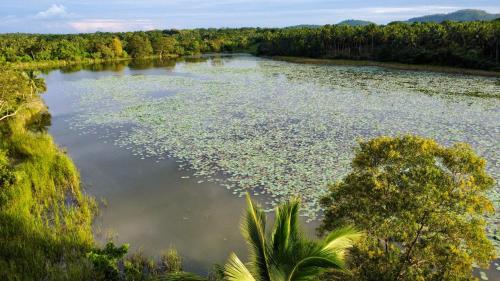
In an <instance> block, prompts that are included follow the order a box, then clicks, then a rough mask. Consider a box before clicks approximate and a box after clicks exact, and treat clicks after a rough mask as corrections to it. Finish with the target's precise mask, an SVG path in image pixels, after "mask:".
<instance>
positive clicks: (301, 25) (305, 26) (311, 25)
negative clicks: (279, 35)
mask: <svg viewBox="0 0 500 281" xmlns="http://www.w3.org/2000/svg"><path fill="white" fill-rule="evenodd" d="M320 27H322V25H316V24H299V25H293V26H287V27H285V28H320Z"/></svg>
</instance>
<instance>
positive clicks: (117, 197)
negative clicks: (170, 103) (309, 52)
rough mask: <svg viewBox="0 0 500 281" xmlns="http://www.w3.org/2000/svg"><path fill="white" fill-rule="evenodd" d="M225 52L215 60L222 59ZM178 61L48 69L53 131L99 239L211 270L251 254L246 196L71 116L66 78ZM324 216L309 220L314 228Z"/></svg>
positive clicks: (149, 71) (169, 71)
mask: <svg viewBox="0 0 500 281" xmlns="http://www.w3.org/2000/svg"><path fill="white" fill-rule="evenodd" d="M223 59H224V58H211V59H210V60H209V62H210V63H212V64H214V65H217V64H220V62H221V60H223ZM206 60H207V59H206V58H205V59H204V58H201V59H187V61H183V62H181V63H198V62H200V61H206ZM175 65H176V62H174V61H163V62H155V61H139V62H122V63H113V64H102V65H93V66H88V67H82V66H72V67H70V68H65V69H61V70H54V71H51V72H49V73H47V74H46V75H45V78H46V82H47V86H48V92H47V93H46V94H45V95H44V99H45V101H46V103H47V105H48V106H49V110H50V112H51V114H52V126H51V128H50V133H51V134H52V135H53V136H54V139H55V140H56V142H57V143H58V144H59V145H60V146H61V147H63V148H66V149H67V151H68V153H69V155H70V156H71V157H72V159H73V160H74V162H75V164H76V165H77V167H78V169H79V170H80V173H81V176H82V181H83V184H84V188H85V190H86V192H87V193H89V194H90V195H92V196H93V197H95V198H97V199H98V201H99V202H100V208H99V209H100V214H99V216H98V218H97V221H96V223H95V236H96V239H97V240H98V241H100V242H102V243H104V242H105V241H106V240H107V239H109V238H113V240H114V241H115V242H117V243H118V244H121V243H129V244H130V246H131V249H132V250H141V251H143V252H144V253H145V254H147V255H148V256H151V257H155V256H158V255H159V254H161V252H162V251H163V250H166V249H168V248H169V247H174V248H176V249H177V250H178V251H179V253H180V254H181V255H182V256H183V258H184V266H185V269H186V270H187V271H194V272H197V273H201V274H205V273H207V271H208V270H209V268H210V267H211V266H212V265H213V264H214V263H219V264H221V263H224V261H225V260H226V259H227V257H228V255H229V253H230V252H232V251H235V252H236V253H237V254H238V255H239V256H240V257H242V258H245V256H246V246H245V243H244V241H243V239H242V237H241V234H240V233H239V222H240V218H241V215H242V213H243V210H244V208H245V202H244V199H243V198H240V197H237V196H234V195H233V194H232V193H231V192H230V191H228V190H226V188H224V187H222V186H220V185H218V184H217V183H209V182H203V183H199V181H200V180H201V179H200V178H196V177H193V173H192V171H189V170H180V169H179V163H178V162H176V160H175V159H164V160H157V159H155V158H145V159H140V158H139V157H137V156H135V155H133V154H132V152H131V151H130V150H127V149H125V148H123V147H119V146H115V145H113V138H112V137H109V132H107V131H106V132H103V131H102V132H101V131H100V130H99V129H97V131H95V132H94V133H91V134H86V133H84V132H82V131H79V130H76V129H72V128H70V127H71V125H70V123H71V122H70V121H71V118H72V117H74V116H75V115H77V114H78V111H79V108H78V107H77V104H78V102H77V101H76V98H77V96H76V95H74V94H72V93H67V92H65V88H64V87H61V86H60V85H61V83H62V82H64V81H69V80H71V81H75V80H80V79H89V78H90V79H98V78H102V77H105V76H112V75H116V76H121V75H135V74H143V75H179V73H175V71H173V69H174V67H175ZM170 94H171V93H168V92H158V93H152V94H151V95H152V96H154V97H157V96H158V97H163V96H168V95H170ZM103 136H104V137H103ZM106 136H108V137H106ZM317 224H318V222H313V223H308V224H305V225H306V227H307V229H308V230H309V231H310V233H311V234H312V233H313V232H314V229H315V227H316V226H317ZM497 266H498V265H495V266H492V269H494V268H495V267H497ZM498 272H499V271H496V270H492V271H490V272H488V276H489V280H500V276H498Z"/></svg>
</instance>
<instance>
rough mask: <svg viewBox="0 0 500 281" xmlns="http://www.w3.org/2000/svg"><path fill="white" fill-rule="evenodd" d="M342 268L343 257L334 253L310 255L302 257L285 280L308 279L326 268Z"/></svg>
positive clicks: (343, 266) (298, 280)
mask: <svg viewBox="0 0 500 281" xmlns="http://www.w3.org/2000/svg"><path fill="white" fill-rule="evenodd" d="M344 268H345V263H344V259H343V258H341V257H339V256H337V255H336V254H334V253H331V254H328V255H321V254H319V255H317V256H310V257H307V258H304V259H303V260H301V261H300V262H298V263H297V264H296V265H295V266H294V267H293V269H292V271H291V272H290V274H289V275H288V278H287V281H300V280H310V278H311V277H312V276H318V275H319V274H320V273H322V272H324V271H325V270H327V269H340V270H343V269H344Z"/></svg>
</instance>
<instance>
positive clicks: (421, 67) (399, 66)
mask: <svg viewBox="0 0 500 281" xmlns="http://www.w3.org/2000/svg"><path fill="white" fill-rule="evenodd" d="M264 57H265V58H270V59H274V60H278V61H286V62H291V63H304V64H319V65H345V66H375V67H383V68H388V69H396V70H411V71H423V72H425V71H428V72H440V73H448V74H458V75H476V76H485V77H496V78H500V71H490V70H481V69H471V68H460V67H451V66H438V65H427V64H404V63H398V62H379V61H372V60H349V59H330V58H308V57H291V56H264Z"/></svg>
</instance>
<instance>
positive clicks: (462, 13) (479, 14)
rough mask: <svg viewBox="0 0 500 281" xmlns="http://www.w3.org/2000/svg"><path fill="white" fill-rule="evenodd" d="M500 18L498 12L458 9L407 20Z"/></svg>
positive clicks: (431, 20) (438, 20)
mask: <svg viewBox="0 0 500 281" xmlns="http://www.w3.org/2000/svg"><path fill="white" fill-rule="evenodd" d="M496 18H500V14H490V13H487V12H486V11H483V10H472V9H467V10H458V11H456V12H453V13H449V14H435V15H428V16H423V17H416V18H411V19H409V20H408V21H409V22H438V23H439V22H443V21H446V20H449V21H476V20H484V21H488V20H494V19H496Z"/></svg>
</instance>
